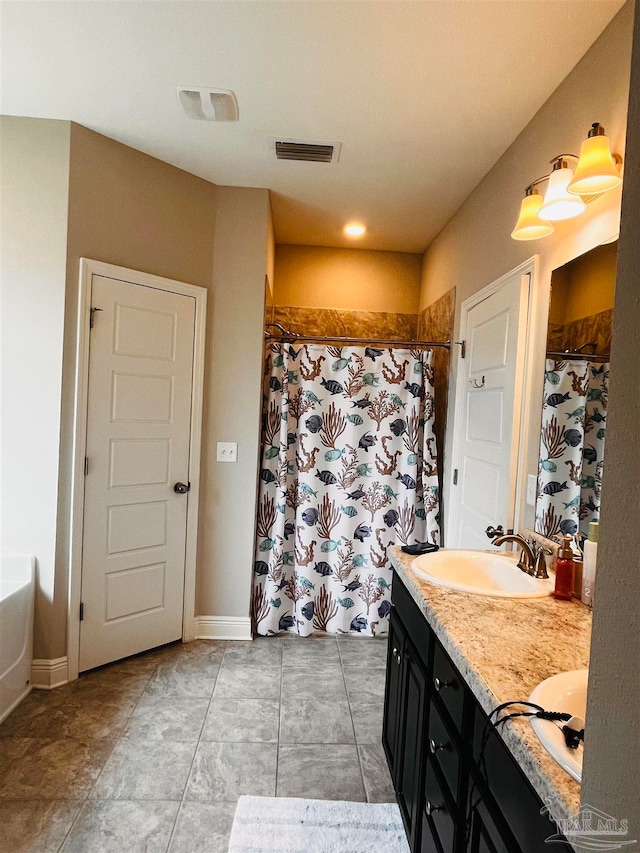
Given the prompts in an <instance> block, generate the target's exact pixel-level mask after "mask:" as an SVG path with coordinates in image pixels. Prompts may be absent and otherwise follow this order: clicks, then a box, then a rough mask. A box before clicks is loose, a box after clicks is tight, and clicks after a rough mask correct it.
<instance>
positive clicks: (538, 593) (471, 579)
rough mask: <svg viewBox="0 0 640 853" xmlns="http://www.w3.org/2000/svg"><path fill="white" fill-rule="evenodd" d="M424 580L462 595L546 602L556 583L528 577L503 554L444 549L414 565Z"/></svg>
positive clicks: (426, 556) (512, 560) (423, 556)
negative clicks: (462, 593)
mask: <svg viewBox="0 0 640 853" xmlns="http://www.w3.org/2000/svg"><path fill="white" fill-rule="evenodd" d="M411 568H412V569H413V571H414V572H415V573H416V574H417V575H418V577H420V578H422V580H425V581H428V582H429V583H433V584H436V585H437V586H446V587H448V588H449V589H456V590H459V591H460V592H471V593H475V594H476V595H491V596H494V597H497V598H543V597H544V596H546V595H551V594H552V593H553V586H554V583H553V580H538V579H537V578H534V577H531V575H527V574H525V572H523V571H521V570H520V569H519V568H518V566H517V565H516V562H515V560H514V559H513V557H509V556H507V555H506V554H504V553H503V552H502V551H462V550H457V549H456V548H441V549H440V550H439V551H435V552H434V553H432V554H423V555H422V556H420V557H416V559H415V560H414V561H413V563H412V564H411Z"/></svg>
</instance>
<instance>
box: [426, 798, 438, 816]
mask: <svg viewBox="0 0 640 853" xmlns="http://www.w3.org/2000/svg"><path fill="white" fill-rule="evenodd" d="M424 810H425V811H426V813H427V814H428V815H429V817H431V815H432V814H433V813H434V812H440V811H443V808H442V806H436V805H435V803H432V802H430V801H429V800H427V803H426V805H425V807H424Z"/></svg>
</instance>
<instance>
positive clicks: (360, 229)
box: [343, 222, 367, 237]
mask: <svg viewBox="0 0 640 853" xmlns="http://www.w3.org/2000/svg"><path fill="white" fill-rule="evenodd" d="M343 230H344V233H345V234H347V236H349V237H362V235H363V234H364V233H365V231H366V230H367V229H366V228H365V227H364V225H361V224H360V223H359V222H350V223H349V224H348V225H345V226H344V229H343Z"/></svg>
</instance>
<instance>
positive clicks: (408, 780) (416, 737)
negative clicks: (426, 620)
mask: <svg viewBox="0 0 640 853" xmlns="http://www.w3.org/2000/svg"><path fill="white" fill-rule="evenodd" d="M403 664H404V685H403V704H404V707H405V709H406V713H405V715H404V719H403V721H402V723H403V725H402V728H401V732H400V739H399V740H400V762H401V763H400V768H399V770H400V772H399V777H398V783H399V785H398V790H397V796H398V804H399V806H400V809H401V811H402V812H403V815H404V819H405V825H406V828H407V834H408V836H409V839H410V842H412V848H413V849H416V844H417V840H418V839H417V835H418V831H419V827H420V823H421V812H422V808H421V806H422V799H423V798H424V792H423V791H422V780H423V778H424V767H425V763H426V752H425V748H424V743H425V719H426V697H427V676H426V673H425V672H424V670H423V668H422V666H421V664H420V662H419V661H418V659H417V658H416V657H414V654H413V649H412V647H411V646H410V645H409V644H406V646H405V651H404V659H403Z"/></svg>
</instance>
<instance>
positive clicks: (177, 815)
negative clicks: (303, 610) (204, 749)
mask: <svg viewBox="0 0 640 853" xmlns="http://www.w3.org/2000/svg"><path fill="white" fill-rule="evenodd" d="M228 648H229V643H228V642H227V641H226V640H225V644H224V651H223V652H222V659H221V660H220V664H219V665H218V670H217V672H216V677H215V679H214V681H213V687H212V689H211V696H210V697H209V703H208V705H207V710H206V711H205V713H204V717H203V718H202V725H201V726H200V733H199V734H198V740H197V741H196V747H195V749H194V751H193V756H192V758H191V764H190V765H189V772H188V773H187V778H186V779H185V782H184V788H183V789H182V796H181V798H180V800H179V801H178V810H177V811H176V816H175V819H174V821H173V826H172V827H171V833H170V835H169V840H168V842H167V847H166V851H165V853H169V849H170V848H171V842H172V841H173V836H174V835H175V832H176V827H177V825H178V819H179V817H180V814H181V813H182V807H183V806H184V804H185V802H186V800H185V794H186V793H187V787H188V785H189V779H190V778H191V773H192V771H193V765H194V764H195V760H196V755H197V754H198V749H199V748H200V743H201V741H202V732H203V731H204V727H205V725H206V722H207V717H208V716H209V710H210V709H211V703H212V702H213V694H214V693H215V690H216V684H217V683H218V676H219V675H220V670H221V669H222V664H223V663H224V658H225V655H226V654H227V649H228Z"/></svg>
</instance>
